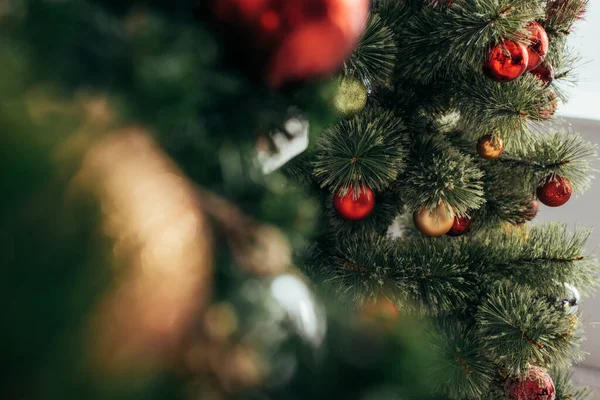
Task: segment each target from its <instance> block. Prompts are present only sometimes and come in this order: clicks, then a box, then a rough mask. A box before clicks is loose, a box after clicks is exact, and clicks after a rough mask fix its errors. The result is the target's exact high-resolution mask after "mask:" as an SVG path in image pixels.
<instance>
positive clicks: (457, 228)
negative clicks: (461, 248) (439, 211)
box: [447, 216, 471, 236]
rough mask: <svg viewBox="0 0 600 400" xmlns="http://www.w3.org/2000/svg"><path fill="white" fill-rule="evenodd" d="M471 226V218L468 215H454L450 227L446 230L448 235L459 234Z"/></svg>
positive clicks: (465, 231)
mask: <svg viewBox="0 0 600 400" xmlns="http://www.w3.org/2000/svg"><path fill="white" fill-rule="evenodd" d="M470 227H471V218H469V217H458V216H455V217H454V223H453V224H452V228H450V230H449V231H448V233H447V235H448V236H461V235H464V234H465V233H467V232H468V231H469V228H470Z"/></svg>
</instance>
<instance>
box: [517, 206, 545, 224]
mask: <svg viewBox="0 0 600 400" xmlns="http://www.w3.org/2000/svg"><path fill="white" fill-rule="evenodd" d="M539 211H540V203H538V202H537V201H536V200H531V201H530V202H529V203H528V204H527V205H526V207H525V211H524V212H523V214H522V215H521V217H520V218H519V219H517V221H516V223H517V225H522V224H524V223H526V222H529V221H533V219H534V218H535V217H536V216H537V214H538V212H539Z"/></svg>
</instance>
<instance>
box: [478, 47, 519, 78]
mask: <svg viewBox="0 0 600 400" xmlns="http://www.w3.org/2000/svg"><path fill="white" fill-rule="evenodd" d="M528 62H529V55H528V53H527V47H525V45H523V44H521V43H517V42H513V41H511V40H507V41H505V42H503V43H500V44H499V45H497V46H495V47H494V48H493V49H492V51H491V52H490V55H489V57H488V60H487V62H486V64H485V67H484V70H485V72H486V74H487V75H488V76H489V77H490V78H492V79H494V80H496V81H498V82H508V81H512V80H514V79H517V78H518V77H519V76H521V75H522V74H523V72H525V69H526V68H527V63H528Z"/></svg>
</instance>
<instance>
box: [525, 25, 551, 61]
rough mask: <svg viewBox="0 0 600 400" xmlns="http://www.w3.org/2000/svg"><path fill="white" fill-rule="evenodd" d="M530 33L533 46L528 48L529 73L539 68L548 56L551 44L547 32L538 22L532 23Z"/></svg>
mask: <svg viewBox="0 0 600 400" xmlns="http://www.w3.org/2000/svg"><path fill="white" fill-rule="evenodd" d="M527 30H528V31H529V37H528V39H529V41H530V42H531V44H530V45H529V46H528V47H527V53H528V55H529V61H528V63H527V71H531V70H532V69H534V68H536V67H538V66H539V65H540V64H541V63H542V62H543V61H544V59H545V58H546V55H547V54H548V47H549V45H550V42H549V40H548V34H547V33H546V30H545V29H544V28H543V27H542V26H541V25H540V24H538V23H537V22H532V23H531V24H529V26H527Z"/></svg>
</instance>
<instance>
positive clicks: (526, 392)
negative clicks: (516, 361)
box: [504, 367, 556, 400]
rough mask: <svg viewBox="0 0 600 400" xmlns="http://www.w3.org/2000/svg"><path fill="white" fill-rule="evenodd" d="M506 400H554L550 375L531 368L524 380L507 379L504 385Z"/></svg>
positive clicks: (541, 370) (538, 368) (536, 368)
mask: <svg viewBox="0 0 600 400" xmlns="http://www.w3.org/2000/svg"><path fill="white" fill-rule="evenodd" d="M504 395H505V398H506V400H555V399H556V389H555V388H554V382H552V378H551V377H550V375H549V374H548V373H547V372H546V371H545V370H543V369H542V368H540V367H532V368H530V369H529V371H528V373H527V377H526V378H524V379H508V380H507V381H506V382H505V383H504Z"/></svg>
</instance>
